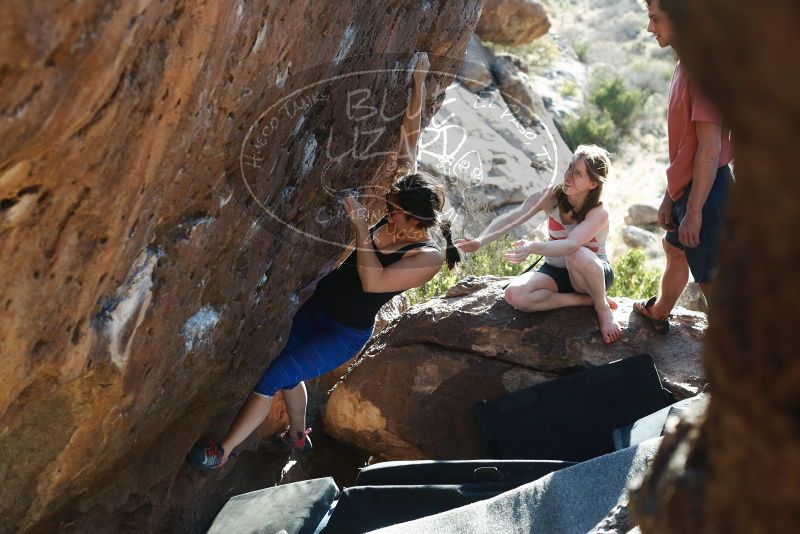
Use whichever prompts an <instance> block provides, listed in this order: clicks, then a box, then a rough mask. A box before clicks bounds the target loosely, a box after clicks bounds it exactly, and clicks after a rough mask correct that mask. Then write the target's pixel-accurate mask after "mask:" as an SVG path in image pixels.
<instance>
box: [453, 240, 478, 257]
mask: <svg viewBox="0 0 800 534" xmlns="http://www.w3.org/2000/svg"><path fill="white" fill-rule="evenodd" d="M453 244H454V245H455V246H456V248H457V249H458V250H460V251H461V252H464V253H465V254H466V253H468V252H475V251H477V250H478V249H479V248H481V246H482V245H483V243H482V242H481V239H480V238H479V237H478V238H475V239H472V238H469V239H456V240H455V242H454V243H453Z"/></svg>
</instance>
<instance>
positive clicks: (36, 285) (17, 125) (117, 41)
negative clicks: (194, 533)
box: [0, 0, 482, 532]
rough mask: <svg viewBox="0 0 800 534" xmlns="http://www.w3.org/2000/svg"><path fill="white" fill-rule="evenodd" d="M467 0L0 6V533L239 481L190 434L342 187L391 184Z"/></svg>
mask: <svg viewBox="0 0 800 534" xmlns="http://www.w3.org/2000/svg"><path fill="white" fill-rule="evenodd" d="M481 4H482V2H481V0H456V1H448V2H442V1H435V0H434V1H430V2H424V3H413V5H412V4H409V3H403V2H395V3H391V4H387V5H383V4H382V3H375V2H368V1H364V0H345V1H341V2H335V3H333V4H331V3H321V2H313V1H311V0H305V1H300V2H292V3H287V2H281V1H277V0H257V1H254V2H244V3H242V2H234V1H229V0H220V1H217V2H211V3H204V4H200V3H191V2H190V3H181V2H177V1H174V0H167V1H158V2H157V1H155V0H152V1H151V0H143V1H140V2H120V3H108V2H101V1H97V0H89V1H86V2H81V3H80V4H73V3H63V5H60V7H59V8H58V9H53V5H52V3H51V2H43V1H30V0H25V1H22V0H19V1H12V2H7V3H6V4H5V5H4V8H3V11H4V16H5V18H6V24H4V25H3V30H2V32H0V50H2V61H0V64H1V65H3V66H2V68H0V71H2V76H0V138H2V139H3V143H2V144H0V253H1V254H2V257H3V258H4V259H3V262H2V263H1V264H0V295H2V302H1V303H0V310H2V311H0V313H2V321H0V347H2V357H0V380H1V381H2V388H0V450H2V451H3V454H2V458H0V474H2V476H0V478H2V480H3V485H2V488H1V489H0V517H2V518H3V521H2V524H1V525H0V532H11V531H26V530H37V531H57V530H58V531H62V532H68V531H82V532H91V531H94V530H98V531H104V532H108V531H126V530H136V531H151V532H152V531H164V530H172V531H189V530H192V529H193V528H196V529H198V530H203V529H204V527H205V525H203V524H202V521H203V518H204V517H206V515H207V514H208V513H209V511H210V509H211V508H213V506H214V503H216V502H218V501H217V500H214V499H212V498H211V496H212V495H214V494H215V492H217V494H220V493H221V494H224V493H225V492H227V494H231V493H234V492H237V490H241V489H242V486H241V485H239V484H238V481H237V479H236V477H237V476H244V475H245V473H240V475H236V474H235V470H231V471H228V472H226V473H215V474H212V475H210V476H205V475H194V474H190V473H183V474H180V475H179V473H182V470H183V469H184V467H183V458H184V455H185V454H186V452H187V451H188V449H189V448H190V447H191V446H192V444H193V443H194V442H195V440H196V439H197V438H198V437H200V435H201V434H202V433H203V432H205V431H206V430H209V429H211V428H212V422H213V423H218V424H222V423H221V421H220V419H221V416H222V414H224V413H227V412H229V411H230V410H232V409H235V407H236V406H237V404H238V402H239V401H240V399H242V398H243V397H244V395H245V394H246V392H247V390H248V389H249V388H250V386H251V385H252V384H253V383H254V382H255V380H256V379H257V377H258V375H259V374H260V373H261V372H262V370H263V369H264V367H265V366H266V365H267V364H268V363H269V361H270V359H271V358H273V357H274V356H275V355H276V353H277V351H278V349H279V348H280V347H281V346H282V344H283V342H284V341H285V335H286V330H287V327H288V324H289V318H290V317H291V316H292V314H293V313H294V312H295V311H296V310H297V308H298V306H299V304H300V299H299V298H298V297H297V295H296V292H297V291H298V290H299V289H300V288H301V287H302V286H303V285H304V284H305V283H307V282H308V281H309V280H311V279H312V278H313V277H314V275H315V274H316V273H317V272H318V271H319V270H320V268H321V266H322V265H323V264H324V263H325V262H326V261H328V260H329V259H330V258H333V257H335V256H336V255H337V254H339V253H340V252H341V247H340V246H338V245H337V244H336V243H341V242H343V241H345V240H346V238H347V232H348V225H347V224H346V223H345V222H344V219H343V218H342V216H341V215H342V214H341V209H340V203H339V201H338V200H337V199H336V196H335V192H336V191H341V190H342V189H344V188H348V187H354V186H357V185H360V186H369V185H375V184H379V183H380V184H383V185H385V183H386V179H387V178H386V177H385V176H384V175H382V174H379V172H378V171H379V169H380V168H381V166H382V165H384V164H385V163H386V161H387V160H388V159H390V156H388V155H387V153H388V152H389V151H392V150H395V147H396V142H397V133H398V132H399V124H400V120H401V113H400V112H398V109H399V110H401V111H402V110H403V109H404V108H405V102H406V95H407V88H408V83H407V82H408V78H409V75H408V72H407V69H408V68H410V67H412V66H413V57H414V51H415V50H425V51H427V52H428V53H429V54H430V55H431V63H432V67H431V70H432V74H431V75H430V76H429V78H428V82H427V83H428V89H429V93H428V99H427V102H426V103H425V106H424V108H425V110H424V117H425V118H424V123H427V122H428V120H429V118H430V117H431V116H432V115H433V114H434V113H435V112H436V110H437V109H438V106H439V104H440V102H441V94H440V91H441V88H444V87H446V86H447V85H448V84H449V83H450V81H451V80H452V74H453V73H454V72H455V69H456V67H457V64H458V63H460V60H461V58H462V57H463V54H464V50H465V48H466V45H467V42H468V40H469V38H470V36H471V35H472V32H473V28H474V25H475V23H476V21H477V18H478V15H479V12H480V9H481ZM42 28H47V31H46V32H42V31H41V29H42ZM375 50H380V51H386V53H385V54H384V55H382V56H374V55H373V56H369V55H365V54H369V53H371V52H373V51H375ZM311 65H317V67H316V68H315V69H314V70H312V71H307V70H305V69H306V67H307V66H311ZM376 68H377V71H376V72H378V73H370V74H366V75H362V76H361V77H360V78H354V77H347V76H345V77H342V78H335V79H333V78H334V77H336V76H339V75H342V74H346V73H349V72H352V71H354V70H367V71H368V70H374V69H376ZM323 80H329V82H328V83H327V84H323V85H313V83H314V82H319V81H323ZM354 92H355V93H354ZM354 94H355V95H356V96H359V97H362V98H364V99H365V100H361V101H359V102H357V104H358V105H356V106H353V105H351V104H353V102H352V98H353V95H354ZM289 95H296V96H293V97H292V98H291V99H289V100H281V99H282V98H284V97H288V96H289ZM382 101H385V102H386V104H385V106H384V108H385V109H383V112H384V113H382V114H380V113H369V112H370V111H371V110H377V109H378V108H379V107H380V106H381V102H382ZM276 106H277V107H276ZM354 110H355V111H354ZM359 110H360V111H361V112H362V113H361V114H358V113H357V112H358V111H359ZM270 113H271V115H270ZM273 119H274V120H273ZM356 126H358V130H356ZM380 128H384V131H385V135H382V136H373V138H369V139H367V138H360V137H357V135H355V134H354V132H356V131H360V132H365V131H373V132H375V131H380ZM373 151H374V152H373ZM243 171H244V172H243ZM270 469H272V468H269V469H266V468H265V469H264V470H252V471H251V473H250V474H251V475H257V474H258V473H262V477H261V480H260V481H257V482H256V483H257V484H259V485H261V486H263V485H265V483H266V482H267V481H268V480H273V475H275V473H276V472H275V471H274V470H270ZM229 473H234V474H231V475H230V476H228V475H229ZM211 513H212V515H213V510H211ZM204 514H206V515H204Z"/></svg>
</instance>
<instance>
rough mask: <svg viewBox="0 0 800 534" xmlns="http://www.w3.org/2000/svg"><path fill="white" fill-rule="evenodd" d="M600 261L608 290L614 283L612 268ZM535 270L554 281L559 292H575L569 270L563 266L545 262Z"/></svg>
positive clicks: (605, 262)
mask: <svg viewBox="0 0 800 534" xmlns="http://www.w3.org/2000/svg"><path fill="white" fill-rule="evenodd" d="M600 261H601V262H602V263H603V278H604V279H605V282H606V291H608V288H609V287H611V284H613V283H614V270H613V269H612V268H611V264H610V263H608V262H607V261H604V260H600ZM536 272H538V273H542V274H546V275H547V276H549V277H550V278H552V279H553V280H554V281H555V283H556V287H558V292H559V293H575V288H574V287H572V280H570V279H569V271H568V270H566V269H564V268H563V267H556V266H555V265H550V264H549V263H545V264H544V265H542V266H541V267H539V269H537V270H536Z"/></svg>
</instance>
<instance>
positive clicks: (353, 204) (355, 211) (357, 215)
mask: <svg viewBox="0 0 800 534" xmlns="http://www.w3.org/2000/svg"><path fill="white" fill-rule="evenodd" d="M342 202H343V203H344V211H345V213H347V218H348V219H350V222H351V223H353V226H355V227H356V230H359V231H362V230H366V229H367V228H368V225H369V220H368V219H369V213H368V212H367V208H365V207H364V205H363V204H361V203H360V202H359V201H358V200H356V198H355V197H353V196H347V197H345V198H344V200H343V201H342Z"/></svg>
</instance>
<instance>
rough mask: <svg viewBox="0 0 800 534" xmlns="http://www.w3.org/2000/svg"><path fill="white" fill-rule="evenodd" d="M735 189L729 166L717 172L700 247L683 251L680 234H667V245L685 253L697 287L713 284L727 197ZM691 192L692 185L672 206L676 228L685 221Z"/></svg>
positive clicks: (709, 195) (706, 207)
mask: <svg viewBox="0 0 800 534" xmlns="http://www.w3.org/2000/svg"><path fill="white" fill-rule="evenodd" d="M731 185H733V174H732V173H731V168H730V167H729V166H727V165H725V166H723V167H720V168H719V169H718V170H717V177H716V178H715V179H714V185H713V186H712V187H711V192H709V193H708V198H707V199H706V203H705V205H703V212H702V213H703V225H702V226H701V227H700V245H699V246H697V247H694V248H689V247H684V246H683V245H681V242H680V240H679V239H678V232H677V231H675V232H667V235H666V236H665V238H666V240H667V242H668V243H669V244H670V245H672V246H673V247H675V248H679V249H681V250H683V251H684V252H685V253H686V262H687V263H688V264H689V269H690V270H691V271H692V276H693V277H694V281H695V282H697V283H698V284H705V283H707V282H711V279H712V278H713V276H714V271H715V269H716V267H717V256H718V254H719V244H720V241H721V239H722V223H723V218H724V215H725V203H726V202H727V200H728V193H729V192H730V189H731ZM691 190H692V184H691V182H690V183H689V185H687V186H686V188H685V189H684V190H683V195H682V196H681V198H679V199H678V200H676V201H675V204H673V206H672V218H673V220H674V221H675V224H676V225H680V224H681V221H683V218H684V217H686V203H687V202H688V201H689V191H691Z"/></svg>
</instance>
